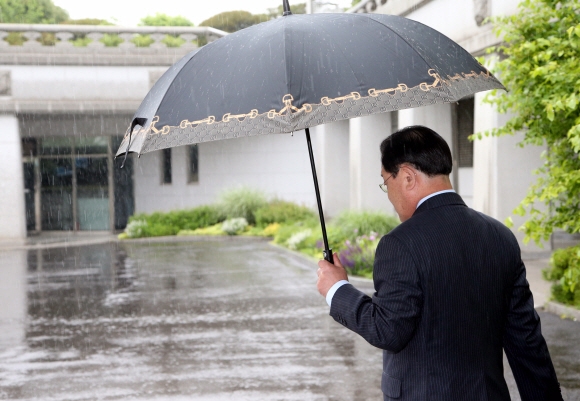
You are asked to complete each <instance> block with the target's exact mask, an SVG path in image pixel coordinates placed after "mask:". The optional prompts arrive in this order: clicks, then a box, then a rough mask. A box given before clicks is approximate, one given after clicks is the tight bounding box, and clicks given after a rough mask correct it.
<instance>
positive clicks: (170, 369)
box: [0, 240, 381, 400]
mask: <svg viewBox="0 0 580 401" xmlns="http://www.w3.org/2000/svg"><path fill="white" fill-rule="evenodd" d="M22 259H25V263H26V265H27V267H26V269H27V271H26V272H24V271H23V273H25V274H26V278H25V280H26V281H25V283H26V287H24V289H25V290H26V289H27V291H25V294H26V297H27V299H25V300H24V302H25V306H26V309H25V311H24V312H23V314H24V315H25V316H20V317H18V316H11V318H10V319H3V322H4V326H6V327H3V328H5V329H8V331H10V332H12V333H14V332H16V333H18V332H20V333H21V336H18V335H16V336H13V337H12V338H4V336H2V335H0V336H2V339H1V341H2V342H1V343H0V344H1V345H2V348H1V349H0V398H6V399H42V400H52V399H55V400H56V399H58V400H65V399H66V400H73V399H74V400H94V399H103V400H115V399H139V400H149V399H163V400H166V399H169V400H181V399H184V400H185V399H195V400H222V399H236V400H246V399H247V400H368V399H380V398H381V394H380V376H381V375H380V374H381V353H380V351H378V350H376V349H374V348H373V347H371V346H369V345H367V344H366V343H364V341H362V340H360V339H358V338H357V337H356V335H354V334H352V333H350V332H348V331H346V330H344V329H343V328H341V326H339V325H338V324H336V323H334V321H333V320H332V319H331V318H330V317H329V316H328V307H327V306H326V304H325V302H324V299H323V298H322V297H320V296H319V295H318V294H317V292H316V288H315V271H314V265H313V264H307V263H305V262H304V261H303V260H302V259H299V258H294V257H293V256H290V255H288V254H287V253H286V252H281V251H279V250H278V249H276V248H273V247H271V246H270V245H268V244H267V243H265V242H262V241H252V240H246V241H239V240H237V241H225V242H224V241H211V242H170V243H122V244H105V245H92V246H83V247H69V248H66V249H63V248H57V249H44V250H38V251H37V250H34V251H28V253H27V254H25V256H24V257H23V258H22ZM0 262H2V263H3V264H4V262H6V256H4V260H1V261H0ZM21 303H22V302H21ZM3 316H4V314H3Z"/></svg>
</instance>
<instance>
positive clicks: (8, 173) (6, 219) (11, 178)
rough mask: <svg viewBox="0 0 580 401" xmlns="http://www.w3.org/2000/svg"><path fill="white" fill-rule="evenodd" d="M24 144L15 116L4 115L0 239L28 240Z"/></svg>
mask: <svg viewBox="0 0 580 401" xmlns="http://www.w3.org/2000/svg"><path fill="white" fill-rule="evenodd" d="M21 148H22V145H21V140H20V134H19V130H18V119H17V118H16V117H15V116H7V115H4V116H0V194H1V195H0V239H4V240H22V239H24V238H26V215H25V213H26V212H25V205H24V176H23V167H22V149H21Z"/></svg>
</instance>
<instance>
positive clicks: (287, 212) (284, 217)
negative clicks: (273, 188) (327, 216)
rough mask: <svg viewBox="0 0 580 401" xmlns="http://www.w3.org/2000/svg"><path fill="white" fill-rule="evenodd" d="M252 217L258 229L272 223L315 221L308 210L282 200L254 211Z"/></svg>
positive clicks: (312, 214) (311, 212)
mask: <svg viewBox="0 0 580 401" xmlns="http://www.w3.org/2000/svg"><path fill="white" fill-rule="evenodd" d="M254 215H255V217H256V225H257V226H258V227H266V226H267V225H268V224H273V223H280V224H286V223H294V222H297V221H305V220H315V219H316V214H315V213H314V212H313V211H312V210H310V209H309V208H307V207H305V206H299V205H297V204H295V203H292V202H286V201H282V200H274V201H272V202H270V203H268V204H267V205H265V206H263V207H261V208H259V209H258V210H256V212H255V213H254Z"/></svg>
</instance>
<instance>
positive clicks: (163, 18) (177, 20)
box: [139, 13, 193, 26]
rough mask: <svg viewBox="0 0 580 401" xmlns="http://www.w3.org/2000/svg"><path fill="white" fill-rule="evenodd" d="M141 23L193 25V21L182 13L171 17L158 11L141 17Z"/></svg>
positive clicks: (144, 24)
mask: <svg viewBox="0 0 580 401" xmlns="http://www.w3.org/2000/svg"><path fill="white" fill-rule="evenodd" d="M139 25H142V26H193V22H191V21H190V20H188V19H187V18H185V17H182V16H181V15H177V16H175V17H171V16H169V15H167V14H163V13H156V14H155V15H148V16H146V17H144V18H141V22H140V23H139Z"/></svg>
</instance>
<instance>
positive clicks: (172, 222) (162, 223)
mask: <svg viewBox="0 0 580 401" xmlns="http://www.w3.org/2000/svg"><path fill="white" fill-rule="evenodd" d="M223 220H224V219H223V218H222V216H221V213H220V212H219V210H218V209H217V208H216V207H215V206H198V207H196V208H193V209H189V210H176V211H171V212H155V213H150V214H147V213H140V214H136V215H133V216H131V217H130V218H129V224H127V228H126V229H125V233H126V234H127V236H128V237H129V238H140V237H160V236H165V235H176V234H177V233H178V232H179V231H182V230H195V229H198V228H202V227H207V226H212V225H214V224H217V223H220V222H222V221H223Z"/></svg>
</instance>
